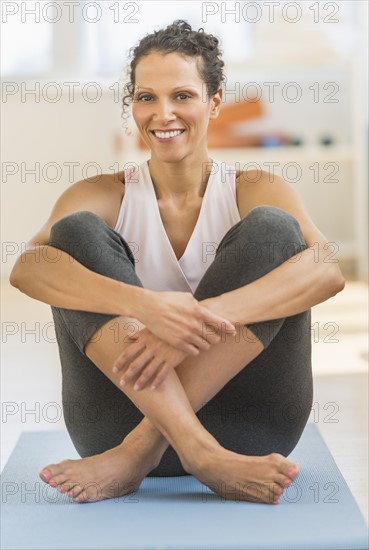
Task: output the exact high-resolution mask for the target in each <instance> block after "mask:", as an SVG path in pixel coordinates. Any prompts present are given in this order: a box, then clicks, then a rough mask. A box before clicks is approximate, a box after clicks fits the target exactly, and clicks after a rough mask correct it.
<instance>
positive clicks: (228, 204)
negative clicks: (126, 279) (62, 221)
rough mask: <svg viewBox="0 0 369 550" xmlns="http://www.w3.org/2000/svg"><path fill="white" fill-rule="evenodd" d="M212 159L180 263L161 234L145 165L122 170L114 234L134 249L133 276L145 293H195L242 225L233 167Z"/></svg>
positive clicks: (162, 227)
mask: <svg viewBox="0 0 369 550" xmlns="http://www.w3.org/2000/svg"><path fill="white" fill-rule="evenodd" d="M211 160H212V167H211V172H210V175H209V178H208V182H207V186H206V190H205V194H204V197H203V199H202V203H201V208H200V213H199V216H198V219H197V222H196V226H195V228H194V230H193V232H192V235H191V237H190V240H189V242H188V244H187V247H186V250H185V251H184V253H183V255H182V257H181V258H180V259H179V260H178V259H177V257H176V255H175V253H174V250H173V248H172V245H171V244H170V241H169V238H168V235H167V233H166V231H165V229H164V225H163V222H162V219H161V216H160V210H159V205H158V202H157V198H156V194H155V188H154V185H153V182H152V179H151V175H150V171H149V165H148V161H145V162H143V163H142V164H140V165H138V166H137V165H132V166H130V167H129V168H127V169H126V170H125V171H124V174H125V194H124V197H123V200H122V203H121V206H120V210H119V214H118V219H117V222H116V224H115V227H114V229H115V231H117V232H118V233H119V234H120V235H121V236H122V237H123V239H124V240H125V241H126V242H127V244H128V245H129V247H130V249H131V250H132V253H133V256H134V258H135V270H136V273H137V275H138V277H139V278H140V280H141V282H142V284H143V286H144V287H145V288H148V289H150V290H156V291H182V292H191V293H194V292H195V290H196V288H197V285H198V284H199V282H200V280H201V278H202V276H203V275H204V273H205V271H206V270H207V269H208V267H209V266H210V264H211V263H212V262H213V260H214V257H215V252H216V249H217V246H218V245H219V243H220V241H221V240H222V238H223V237H224V235H225V234H226V233H227V231H228V230H229V229H230V228H231V227H232V226H233V225H235V224H236V223H237V222H239V221H240V219H241V218H240V215H239V212H238V208H237V202H236V168H235V166H233V165H228V164H225V163H224V162H219V161H216V160H214V159H211Z"/></svg>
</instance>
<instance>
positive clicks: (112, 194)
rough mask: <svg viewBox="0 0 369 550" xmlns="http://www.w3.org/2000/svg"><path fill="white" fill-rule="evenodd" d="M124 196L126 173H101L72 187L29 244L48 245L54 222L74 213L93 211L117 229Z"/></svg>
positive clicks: (64, 193)
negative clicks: (116, 224) (116, 225)
mask: <svg viewBox="0 0 369 550" xmlns="http://www.w3.org/2000/svg"><path fill="white" fill-rule="evenodd" d="M123 196H124V172H118V173H117V174H100V175H98V176H96V177H90V178H86V179H83V180H80V181H77V182H76V183H74V184H72V185H71V186H69V187H68V188H67V189H66V190H65V191H64V192H63V193H62V194H61V195H60V197H59V198H58V199H57V201H56V202H55V204H54V206H53V208H52V210H51V212H50V215H49V217H48V219H47V220H46V222H45V223H44V225H43V226H42V227H41V228H40V229H39V231H38V232H37V233H36V235H34V236H33V237H32V238H31V239H30V240H29V241H28V243H27V247H28V246H31V245H33V244H35V243H38V244H46V243H47V242H48V240H49V235H50V230H51V227H52V226H53V224H54V223H56V222H57V221H58V220H60V219H61V218H64V217H65V216H68V215H69V214H73V213H74V212H80V211H84V210H87V211H90V212H93V213H94V214H97V215H98V216H100V217H101V218H102V219H103V220H104V221H105V222H106V223H107V224H108V225H109V226H110V227H112V228H114V226H115V223H116V220H117V217H118V213H119V209H120V205H121V202H122V200H123Z"/></svg>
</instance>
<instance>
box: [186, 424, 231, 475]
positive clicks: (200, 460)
mask: <svg viewBox="0 0 369 550" xmlns="http://www.w3.org/2000/svg"><path fill="white" fill-rule="evenodd" d="M221 450H222V447H221V445H219V443H218V441H217V440H216V439H215V438H214V437H213V436H212V435H211V434H209V433H207V435H206V436H205V437H202V438H201V439H197V438H191V440H190V443H187V447H186V451H185V453H183V455H182V454H181V455H180V460H181V463H182V466H183V468H184V469H185V470H186V472H188V473H189V474H191V475H194V476H195V475H196V474H197V473H199V472H201V471H202V470H203V469H204V468H206V467H207V465H208V464H209V462H211V460H213V458H214V455H215V454H216V453H219V451H221Z"/></svg>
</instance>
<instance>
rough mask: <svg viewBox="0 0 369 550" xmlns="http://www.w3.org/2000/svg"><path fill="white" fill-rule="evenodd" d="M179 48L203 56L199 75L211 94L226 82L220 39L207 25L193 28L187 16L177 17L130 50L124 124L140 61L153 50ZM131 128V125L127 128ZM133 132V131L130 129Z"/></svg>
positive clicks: (161, 51) (181, 50) (123, 107)
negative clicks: (208, 30)
mask: <svg viewBox="0 0 369 550" xmlns="http://www.w3.org/2000/svg"><path fill="white" fill-rule="evenodd" d="M154 52H155V53H156V52H157V53H163V54H167V53H172V52H176V53H178V54H181V55H183V56H184V57H196V58H199V62H198V63H197V67H198V71H199V76H200V78H201V79H202V80H203V82H204V83H205V84H206V91H207V94H208V97H211V96H213V95H214V94H216V92H217V91H218V89H219V88H220V86H221V84H222V82H224V73H223V67H224V61H223V60H222V59H221V55H222V53H223V52H222V51H221V50H220V49H219V39H218V38H216V37H215V36H213V35H212V34H207V33H206V32H205V31H204V29H203V28H200V29H199V30H198V31H195V30H192V27H191V25H190V24H189V23H188V22H187V21H185V20H184V19H176V20H175V21H173V23H171V24H170V25H168V26H167V27H166V28H164V29H160V30H158V31H155V32H153V33H151V34H147V35H146V36H144V37H143V38H142V39H141V40H140V41H139V43H138V45H137V46H133V47H132V48H130V50H129V58H132V61H131V62H130V64H129V66H128V71H127V72H128V75H127V76H128V79H129V82H128V83H126V84H125V86H124V95H123V99H122V115H121V116H122V119H123V120H124V126H125V124H126V122H127V118H128V116H129V115H128V114H127V109H128V107H129V105H130V104H131V102H132V100H133V95H134V90H135V85H136V67H137V64H138V62H139V61H140V60H141V59H142V58H143V57H145V56H147V55H149V54H151V53H154ZM125 130H126V132H127V128H125ZM128 133H130V132H128Z"/></svg>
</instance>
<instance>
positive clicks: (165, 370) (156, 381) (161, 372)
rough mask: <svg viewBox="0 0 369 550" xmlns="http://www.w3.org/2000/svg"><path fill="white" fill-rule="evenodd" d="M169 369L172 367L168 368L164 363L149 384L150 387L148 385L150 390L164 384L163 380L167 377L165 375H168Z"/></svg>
mask: <svg viewBox="0 0 369 550" xmlns="http://www.w3.org/2000/svg"><path fill="white" fill-rule="evenodd" d="M171 368H172V367H170V366H169V365H167V364H166V363H164V365H163V366H162V368H161V369H160V370H159V372H158V373H157V375H156V376H155V378H154V380H153V381H152V382H151V385H150V389H151V390H155V389H156V388H158V387H159V386H160V384H161V383H162V382H164V380H165V378H166V377H167V375H168V373H169V371H170V369H171Z"/></svg>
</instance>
